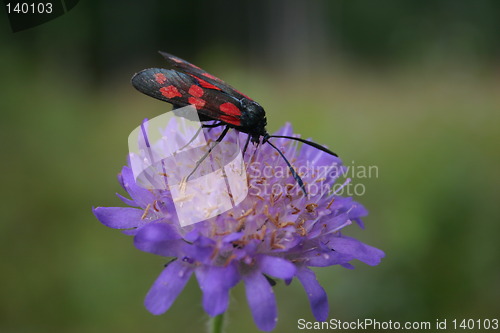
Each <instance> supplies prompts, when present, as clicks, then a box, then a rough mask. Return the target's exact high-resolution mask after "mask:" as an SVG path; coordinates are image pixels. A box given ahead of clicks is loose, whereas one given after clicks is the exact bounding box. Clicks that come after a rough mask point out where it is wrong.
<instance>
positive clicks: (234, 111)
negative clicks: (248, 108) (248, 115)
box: [219, 102, 241, 116]
mask: <svg viewBox="0 0 500 333" xmlns="http://www.w3.org/2000/svg"><path fill="white" fill-rule="evenodd" d="M219 109H220V110H221V111H222V112H224V113H225V114H228V115H232V116H239V115H241V110H240V109H239V108H238V107H237V106H236V105H234V104H233V103H229V102H227V103H223V104H221V105H220V106H219Z"/></svg>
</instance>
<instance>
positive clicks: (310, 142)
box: [269, 135, 338, 157]
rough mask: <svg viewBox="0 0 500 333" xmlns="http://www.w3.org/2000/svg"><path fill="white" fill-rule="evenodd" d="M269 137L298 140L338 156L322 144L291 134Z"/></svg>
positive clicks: (271, 136)
mask: <svg viewBox="0 0 500 333" xmlns="http://www.w3.org/2000/svg"><path fill="white" fill-rule="evenodd" d="M269 138H283V139H290V140H295V141H300V142H302V143H305V144H306V145H309V146H312V147H314V148H316V149H319V150H321V151H324V152H325V153H327V154H330V155H333V156H335V157H338V155H337V154H335V153H334V152H333V151H331V150H330V149H328V148H325V147H323V146H322V145H319V144H317V143H316V142H312V141H309V140H305V139H301V138H296V137H293V136H286V135H270V136H269Z"/></svg>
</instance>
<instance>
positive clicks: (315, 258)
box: [306, 250, 355, 267]
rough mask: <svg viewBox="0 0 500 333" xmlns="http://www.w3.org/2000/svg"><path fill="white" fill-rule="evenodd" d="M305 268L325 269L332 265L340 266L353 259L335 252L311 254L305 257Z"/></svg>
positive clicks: (350, 256)
mask: <svg viewBox="0 0 500 333" xmlns="http://www.w3.org/2000/svg"><path fill="white" fill-rule="evenodd" d="M306 258H307V259H308V260H307V266H314V267H326V266H332V265H342V264H344V263H347V262H348V261H351V260H353V259H354V258H355V257H354V256H352V255H349V254H343V253H339V252H335V251H331V250H329V251H324V252H311V253H310V254H309V255H308V256H307V257H306Z"/></svg>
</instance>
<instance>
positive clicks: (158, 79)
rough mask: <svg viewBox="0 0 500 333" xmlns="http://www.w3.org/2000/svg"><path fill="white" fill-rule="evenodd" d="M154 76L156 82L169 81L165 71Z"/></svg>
mask: <svg viewBox="0 0 500 333" xmlns="http://www.w3.org/2000/svg"><path fill="white" fill-rule="evenodd" d="M154 76H155V80H156V82H158V83H159V84H164V83H165V81H167V78H166V77H165V74H163V73H156V74H155V75H154Z"/></svg>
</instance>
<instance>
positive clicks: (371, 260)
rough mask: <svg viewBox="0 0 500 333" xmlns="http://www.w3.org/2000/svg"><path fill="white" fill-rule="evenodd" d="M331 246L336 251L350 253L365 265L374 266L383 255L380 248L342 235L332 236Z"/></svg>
mask: <svg viewBox="0 0 500 333" xmlns="http://www.w3.org/2000/svg"><path fill="white" fill-rule="evenodd" d="M331 240H332V243H331V247H332V249H333V250H335V251H336V252H338V253H341V254H347V255H351V256H353V257H354V258H356V259H358V260H360V261H362V262H364V263H365V264H367V265H370V266H375V265H378V264H379V263H380V260H381V259H382V258H383V257H384V256H385V254H384V252H383V251H382V250H379V249H377V248H375V247H372V246H369V245H366V244H364V243H361V242H360V241H358V240H357V239H354V238H351V237H347V236H342V237H333V238H332V239H331Z"/></svg>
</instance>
